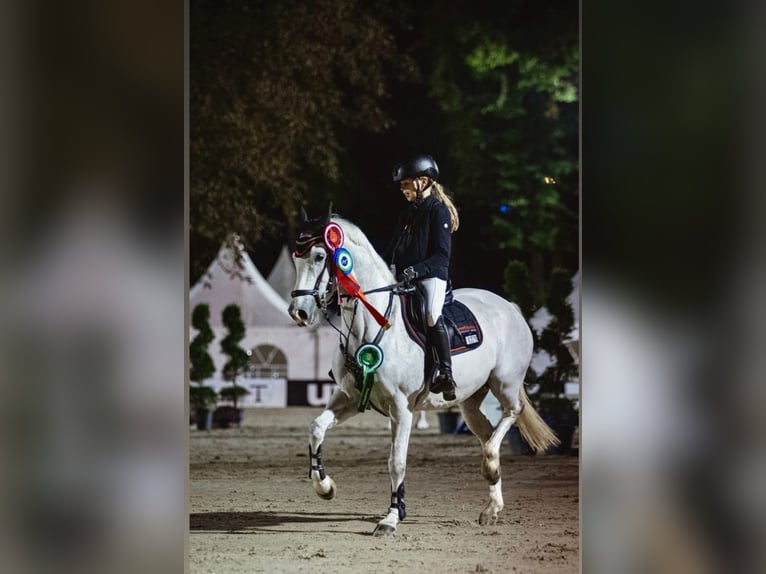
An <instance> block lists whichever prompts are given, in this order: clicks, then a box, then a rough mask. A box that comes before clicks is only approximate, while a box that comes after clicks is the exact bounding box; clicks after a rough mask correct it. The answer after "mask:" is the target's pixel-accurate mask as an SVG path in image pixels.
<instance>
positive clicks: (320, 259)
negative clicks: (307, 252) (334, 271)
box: [314, 253, 324, 263]
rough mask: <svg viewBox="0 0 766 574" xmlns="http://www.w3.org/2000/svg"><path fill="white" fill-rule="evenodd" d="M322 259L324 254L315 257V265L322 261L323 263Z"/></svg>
mask: <svg viewBox="0 0 766 574" xmlns="http://www.w3.org/2000/svg"><path fill="white" fill-rule="evenodd" d="M322 259H324V253H317V254H316V255H314V262H315V263H319V262H320V261H322Z"/></svg>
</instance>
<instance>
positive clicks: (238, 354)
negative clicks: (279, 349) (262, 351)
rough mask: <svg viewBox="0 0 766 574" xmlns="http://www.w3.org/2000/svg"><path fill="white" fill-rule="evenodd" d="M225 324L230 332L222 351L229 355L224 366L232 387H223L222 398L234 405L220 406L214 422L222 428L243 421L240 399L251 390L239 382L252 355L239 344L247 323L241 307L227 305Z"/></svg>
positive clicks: (226, 377) (224, 339) (224, 374)
mask: <svg viewBox="0 0 766 574" xmlns="http://www.w3.org/2000/svg"><path fill="white" fill-rule="evenodd" d="M222 320H223V324H224V326H225V327H226V328H227V329H228V333H227V334H226V336H225V337H224V338H223V339H222V340H221V352H223V353H224V354H225V355H227V356H228V357H229V360H228V361H226V364H225V365H224V366H223V373H222V374H223V378H224V379H225V380H227V381H229V382H230V383H231V386H230V387H225V388H223V389H221V391H220V396H221V398H222V399H225V400H229V401H231V402H232V404H233V406H225V407H218V409H216V416H215V417H214V422H215V423H216V425H217V426H220V427H221V428H227V427H229V425H231V424H237V425H238V424H240V423H241V422H242V409H240V408H239V399H241V398H242V397H244V396H245V395H249V394H250V391H248V390H247V389H246V388H244V387H242V386H240V385H238V384H237V378H238V377H239V375H241V374H242V373H244V372H245V371H246V370H247V367H248V365H249V364H250V356H249V355H248V353H247V351H245V350H244V349H243V348H242V347H240V346H239V342H240V341H241V340H242V339H244V338H245V324H244V322H243V321H242V316H241V313H240V310H239V307H238V306H237V305H235V304H233V303H232V304H231V305H227V306H226V307H225V308H224V310H223V316H222Z"/></svg>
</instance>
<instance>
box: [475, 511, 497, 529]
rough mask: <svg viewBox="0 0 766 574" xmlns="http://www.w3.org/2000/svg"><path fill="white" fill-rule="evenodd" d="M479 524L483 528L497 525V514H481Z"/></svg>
mask: <svg viewBox="0 0 766 574" xmlns="http://www.w3.org/2000/svg"><path fill="white" fill-rule="evenodd" d="M479 524H481V525H482V526H488V525H492V524H497V514H492V513H491V512H482V513H481V514H479Z"/></svg>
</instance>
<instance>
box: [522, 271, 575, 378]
mask: <svg viewBox="0 0 766 574" xmlns="http://www.w3.org/2000/svg"><path fill="white" fill-rule="evenodd" d="M567 301H569V304H570V305H572V310H573V311H574V319H575V325H574V328H573V329H572V331H571V332H570V333H569V337H568V338H567V340H568V342H570V343H575V342H576V343H577V344H578V346H577V348H578V349H579V341H580V327H579V325H580V272H579V271H578V272H577V273H575V274H574V275H573V276H572V292H571V293H570V294H569V297H567ZM551 318H552V316H551V314H550V312H549V311H548V309H547V308H545V307H540V308H539V309H538V310H537V311H536V312H535V314H534V315H532V318H531V319H530V320H529V324H530V326H531V327H532V328H533V329H534V330H535V332H536V333H537V334H538V335H540V334H541V333H542V332H543V329H545V327H547V326H548V323H550V322H551ZM578 361H579V358H578ZM551 364H553V358H552V357H551V356H550V355H549V354H548V353H547V352H545V351H543V350H539V351H537V352H535V354H534V355H533V356H532V369H533V370H534V371H535V372H536V373H537V374H538V375H539V374H540V373H542V372H543V371H545V369H547V368H548V366H550V365H551Z"/></svg>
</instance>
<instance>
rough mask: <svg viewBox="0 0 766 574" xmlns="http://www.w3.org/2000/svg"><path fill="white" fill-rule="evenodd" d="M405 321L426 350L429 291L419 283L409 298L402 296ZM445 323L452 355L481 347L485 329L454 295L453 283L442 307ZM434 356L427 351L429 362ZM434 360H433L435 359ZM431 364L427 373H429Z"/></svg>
mask: <svg viewBox="0 0 766 574" xmlns="http://www.w3.org/2000/svg"><path fill="white" fill-rule="evenodd" d="M400 297H401V303H402V318H403V319H404V325H405V327H406V329H407V334H408V335H409V336H410V339H412V340H413V341H415V342H416V343H417V344H418V345H420V348H421V349H423V350H426V343H427V335H426V334H427V333H428V324H427V322H426V304H425V292H424V291H423V287H422V286H421V285H420V284H419V283H416V284H415V289H414V290H413V291H412V292H410V293H407V294H405V295H401V296H400ZM442 316H443V317H444V324H445V325H446V326H447V331H448V333H449V336H450V350H451V353H452V355H459V354H460V353H466V352H468V351H471V350H473V349H475V348H476V347H478V346H479V345H481V342H482V341H483V339H484V337H483V335H482V332H481V326H479V322H478V321H477V320H476V317H475V316H474V314H473V313H472V312H471V310H470V309H469V308H468V307H466V306H465V305H464V304H463V303H461V302H460V301H458V300H457V299H455V298H454V297H453V295H452V283H451V282H448V283H447V292H446V294H445V296H444V307H443V308H442ZM431 356H432V353H429V352H426V363H428V361H429V357H431ZM431 358H432V357H431ZM428 371H429V369H428V364H427V365H426V372H428Z"/></svg>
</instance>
